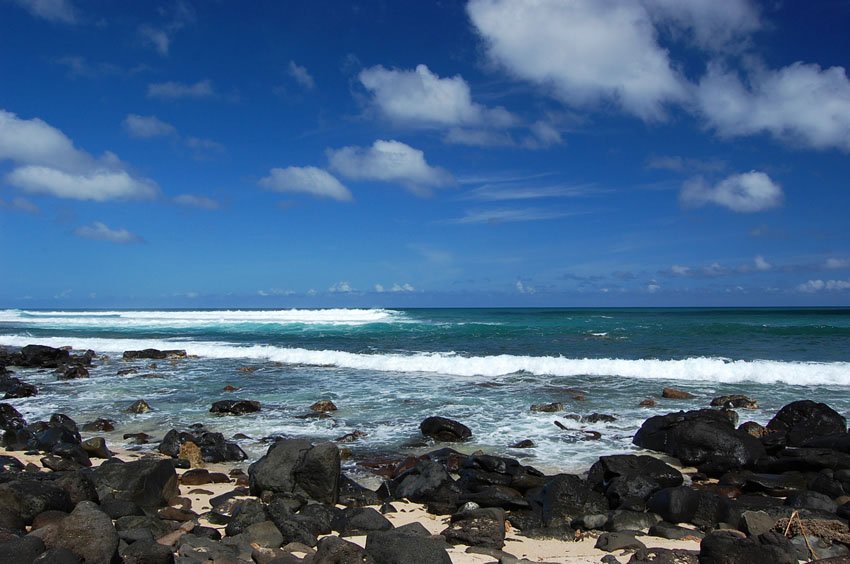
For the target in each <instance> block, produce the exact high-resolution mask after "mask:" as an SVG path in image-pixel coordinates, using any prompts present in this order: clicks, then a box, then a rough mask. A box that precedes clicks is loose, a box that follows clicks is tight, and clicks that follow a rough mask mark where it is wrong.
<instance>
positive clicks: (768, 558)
mask: <svg viewBox="0 0 850 564" xmlns="http://www.w3.org/2000/svg"><path fill="white" fill-rule="evenodd" d="M699 561H700V564H752V563H754V562H770V563H771V564H796V563H797V557H796V556H795V554H794V546H793V545H792V544H791V542H790V541H788V540H787V539H786V538H785V537H783V536H781V535H779V534H778V533H774V532H769V533H765V534H763V535H760V536H759V537H756V538H747V537H743V535H742V534H741V533H738V532H737V531H716V532H713V533H711V534H710V535H708V536H706V537H705V538H704V539H703V540H702V542H701V543H700V552H699Z"/></svg>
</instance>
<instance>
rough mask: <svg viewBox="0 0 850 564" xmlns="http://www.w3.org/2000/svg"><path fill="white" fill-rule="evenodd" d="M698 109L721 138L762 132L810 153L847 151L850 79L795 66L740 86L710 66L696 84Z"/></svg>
mask: <svg viewBox="0 0 850 564" xmlns="http://www.w3.org/2000/svg"><path fill="white" fill-rule="evenodd" d="M697 104H698V106H699V109H700V111H701V112H702V114H703V115H704V117H705V119H706V121H707V122H708V124H709V126H710V127H711V128H713V129H714V130H716V131H717V133H718V134H719V135H721V136H724V137H739V136H744V135H754V134H760V133H764V134H768V135H771V136H773V137H775V138H777V139H779V140H781V141H786V142H790V143H792V144H798V145H802V146H805V147H811V148H814V149H826V148H838V149H841V150H843V151H850V80H848V78H847V73H846V72H845V70H844V69H843V68H842V67H830V68H828V69H821V68H820V67H819V66H818V65H814V64H804V63H801V62H797V63H794V64H793V65H790V66H787V67H783V68H781V69H779V70H775V71H773V70H757V71H755V72H754V73H753V75H752V76H750V77H749V83H748V84H744V83H743V82H742V81H741V79H740V78H739V77H738V75H737V74H735V73H733V72H730V71H727V70H725V69H724V68H723V67H721V66H720V65H717V64H713V65H710V66H709V69H708V72H707V73H706V75H705V76H704V77H703V78H702V80H701V81H700V83H699V87H698V89H697Z"/></svg>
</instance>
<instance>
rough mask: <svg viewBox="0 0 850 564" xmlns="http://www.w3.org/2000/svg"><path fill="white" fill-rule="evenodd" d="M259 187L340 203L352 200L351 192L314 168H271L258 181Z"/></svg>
mask: <svg viewBox="0 0 850 564" xmlns="http://www.w3.org/2000/svg"><path fill="white" fill-rule="evenodd" d="M260 186H262V187H263V188H267V189H269V190H274V191H275V192H294V193H302V194H312V195H313V196H318V197H320V198H332V199H334V200H339V201H341V202H347V201H350V200H352V199H353V196H352V195H351V191H350V190H349V189H348V188H346V187H345V186H343V185H342V183H341V182H340V181H339V180H337V179H336V178H335V177H334V176H333V175H332V174H330V173H329V172H327V171H325V170H322V169H321V168H316V167H314V166H303V167H302V166H290V167H287V168H273V169H271V171H270V172H269V175H268V176H266V177H264V178H262V179H260Z"/></svg>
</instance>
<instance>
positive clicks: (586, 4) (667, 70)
mask: <svg viewBox="0 0 850 564" xmlns="http://www.w3.org/2000/svg"><path fill="white" fill-rule="evenodd" d="M467 11H468V13H469V16H470V18H471V20H472V23H473V24H474V25H475V27H476V28H477V30H478V32H479V33H480V34H481V36H482V38H483V40H484V44H485V46H486V50H487V54H488V56H489V58H490V59H491V60H492V61H494V62H495V63H497V64H498V65H500V66H502V67H504V68H505V69H506V70H507V71H508V72H510V73H511V74H513V75H515V76H516V77H517V78H520V79H523V80H527V81H530V82H532V83H536V84H539V85H541V86H543V87H544V88H546V89H548V90H550V91H551V92H552V93H553V94H554V95H555V96H556V97H558V98H560V99H561V100H562V101H564V102H565V103H567V104H569V105H578V106H597V105H600V104H601V103H603V102H609V103H611V102H612V103H614V104H616V105H618V106H620V107H621V108H622V109H623V110H625V111H626V112H628V113H631V114H634V115H637V116H639V117H640V118H642V119H645V120H657V119H661V118H663V117H664V114H665V111H664V106H665V105H666V104H668V103H670V102H681V101H684V100H686V97H687V85H686V82H685V80H684V78H682V77H681V76H680V75H679V73H678V72H676V71H675V70H674V68H673V65H672V64H671V62H670V59H669V57H668V52H667V51H666V50H665V49H664V48H662V47H661V46H660V45H659V44H658V42H657V38H656V30H655V27H654V25H653V21H652V19H651V16H650V13H649V12H648V11H647V9H646V7H645V6H644V5H642V4H640V3H639V2H612V1H609V0H589V1H588V0H585V1H571V2H563V1H560V0H525V1H520V0H472V1H471V2H470V3H469V4H468V5H467Z"/></svg>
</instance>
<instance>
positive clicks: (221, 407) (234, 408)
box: [210, 400, 260, 415]
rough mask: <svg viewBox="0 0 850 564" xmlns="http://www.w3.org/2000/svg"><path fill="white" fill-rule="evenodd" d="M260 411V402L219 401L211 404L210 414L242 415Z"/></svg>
mask: <svg viewBox="0 0 850 564" xmlns="http://www.w3.org/2000/svg"><path fill="white" fill-rule="evenodd" d="M257 411H260V402H258V401H254V400H221V401H217V402H215V403H214V404H212V407H211V408H210V413H220V414H225V415H244V414H246V413H256V412H257Z"/></svg>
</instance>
